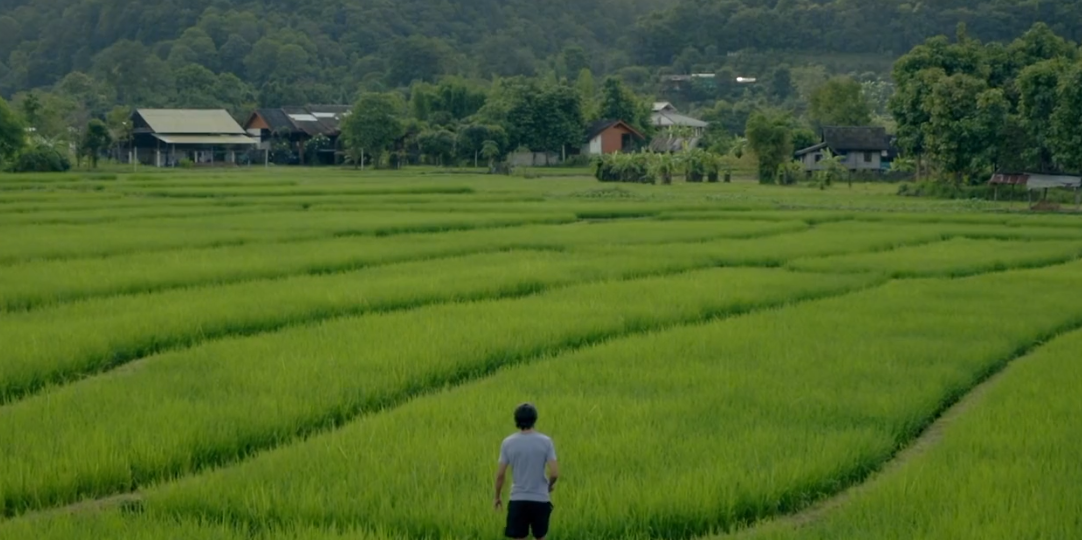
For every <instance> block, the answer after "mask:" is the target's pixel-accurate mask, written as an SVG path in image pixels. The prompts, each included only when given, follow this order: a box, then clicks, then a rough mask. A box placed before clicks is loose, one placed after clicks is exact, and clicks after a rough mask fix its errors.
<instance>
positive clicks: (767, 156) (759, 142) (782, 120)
mask: <svg viewBox="0 0 1082 540" xmlns="http://www.w3.org/2000/svg"><path fill="white" fill-rule="evenodd" d="M745 133H746V134H747V138H748V148H749V149H750V150H751V151H752V152H754V153H755V157H756V158H757V159H758V161H759V182H760V183H762V184H773V183H775V182H776V177H777V172H778V167H779V166H780V165H782V164H784V163H786V162H787V161H789V160H790V159H791V158H792V155H793V140H792V118H791V117H790V116H789V115H788V114H787V113H785V112H783V111H778V110H773V109H760V110H758V111H755V112H754V113H752V115H751V117H749V118H748V125H747V128H746V129H745Z"/></svg>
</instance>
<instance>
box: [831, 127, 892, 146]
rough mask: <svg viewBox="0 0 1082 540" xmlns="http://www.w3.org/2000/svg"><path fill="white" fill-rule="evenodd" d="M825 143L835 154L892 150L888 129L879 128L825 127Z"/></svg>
mask: <svg viewBox="0 0 1082 540" xmlns="http://www.w3.org/2000/svg"><path fill="white" fill-rule="evenodd" d="M823 142H825V143H826V144H827V146H829V147H830V149H831V150H833V151H834V152H835V153H837V152H853V151H863V152H868V151H879V152H882V151H884V150H890V147H891V145H890V137H889V136H887V129H886V128H883V127H879V126H862V127H824V128H823Z"/></svg>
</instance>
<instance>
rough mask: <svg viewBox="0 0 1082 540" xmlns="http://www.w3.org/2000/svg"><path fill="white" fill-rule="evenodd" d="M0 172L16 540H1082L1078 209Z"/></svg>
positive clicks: (290, 178) (808, 192)
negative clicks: (503, 458)
mask: <svg viewBox="0 0 1082 540" xmlns="http://www.w3.org/2000/svg"><path fill="white" fill-rule="evenodd" d="M533 176H539V177H536V178H535V177H531V178H529V179H527V178H522V177H506V176H488V175H480V174H474V173H470V172H451V171H440V170H436V169H417V170H413V171H395V172H374V171H365V172H360V171H349V170H306V169H300V168H297V169H254V170H235V171H228V170H213V171H211V170H207V171H196V170H192V171H183V172H178V171H162V172H156V171H153V172H139V173H134V174H128V173H118V174H107V175H86V174H80V173H71V174H64V175H41V176H32V175H27V176H18V175H5V176H0V540H23V539H43V540H91V539H93V540H99V539H110V540H111V539H116V540H129V539H130V540H157V539H176V540H180V539H185V540H187V539H192V540H204V539H205V540H210V539H223V540H449V539H478V540H495V539H497V538H501V537H502V524H503V516H502V515H501V514H499V513H496V512H494V511H493V509H492V506H491V495H492V494H491V491H492V484H493V479H494V474H495V464H496V455H497V451H498V449H499V443H500V441H501V440H502V439H503V438H504V437H505V436H507V435H508V434H510V433H511V432H512V431H513V430H514V425H513V422H512V421H511V411H512V410H513V409H514V407H515V406H516V405H517V404H518V403H521V402H524V401H530V402H533V403H535V404H536V405H537V406H538V408H539V410H540V412H541V419H540V422H539V424H538V428H539V430H541V431H542V432H544V433H546V434H548V435H550V436H552V437H553V439H554V441H555V443H556V446H557V448H558V452H559V455H560V461H561V471H562V475H561V480H560V482H559V484H558V487H557V489H556V491H555V493H554V494H553V500H554V503H555V508H556V510H555V512H554V514H553V527H552V532H551V534H550V536H549V538H555V539H569V540H570V539H589V540H616V539H631V540H726V539H738V538H739V539H754V540H828V539H853V540H857V539H888V540H902V539H935V540H953V539H975V540H976V539H981V540H984V539H990V540H1008V539H1010V540H1014V539H1022V538H1026V539H1029V538H1032V539H1050V540H1051V539H1055V540H1058V539H1064V540H1069V539H1077V538H1082V517H1080V516H1082V489H1079V486H1080V485H1082V461H1080V460H1079V459H1078V458H1077V456H1078V452H1079V448H1082V423H1080V420H1079V419H1080V418H1082V398H1079V397H1078V396H1079V390H1078V389H1079V388H1082V362H1080V359H1082V214H1079V213H1073V212H1070V211H1064V212H1062V213H1055V214H1052V213H1032V212H1029V211H1028V210H1027V209H1026V208H1025V207H1024V206H1021V205H1020V204H1019V203H991V202H987V201H930V200H920V199H914V198H903V197H898V196H896V195H894V193H895V192H896V190H897V187H896V186H893V185H887V184H859V183H858V184H855V185H853V186H852V187H851V188H850V187H846V186H841V187H834V188H831V189H826V190H820V189H812V188H806V187H775V186H760V185H757V184H753V183H750V182H743V181H737V182H735V183H732V184H698V185H696V184H683V183H679V184H675V185H670V186H649V185H621V186H619V187H614V186H611V185H605V184H599V183H596V182H595V181H593V180H591V179H590V178H588V177H586V176H585V175H583V176H581V177H577V176H574V175H572V174H567V173H566V171H565V172H562V173H561V174H560V176H558V177H547V178H546V177H545V176H544V175H543V174H539V175H533Z"/></svg>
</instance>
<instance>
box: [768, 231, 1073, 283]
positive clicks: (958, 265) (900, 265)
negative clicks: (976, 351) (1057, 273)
mask: <svg viewBox="0 0 1082 540" xmlns="http://www.w3.org/2000/svg"><path fill="white" fill-rule="evenodd" d="M1079 257H1082V240H1078V241H1074V242H1063V241H1054V240H1049V241H1046V242H1038V241H1030V242H1019V241H1004V240H970V239H967V238H955V239H952V240H948V241H946V242H936V243H932V244H926V245H921V246H912V247H903V248H899V249H896V250H893V251H889V252H882V253H858V254H849V255H835V256H832V257H818V258H812V259H798V260H795V261H793V262H791V263H789V265H788V266H789V267H790V268H793V269H795V270H804V271H812V272H879V273H882V274H886V275H889V276H890V277H895V278H904V277H917V276H934V275H943V274H947V275H950V276H956V277H957V276H965V275H970V274H977V273H981V272H988V271H992V270H1005V269H1007V268H1022V267H1028V266H1048V265H1050V264H1057V263H1063V262H1067V261H1071V260H1074V259H1077V258H1079Z"/></svg>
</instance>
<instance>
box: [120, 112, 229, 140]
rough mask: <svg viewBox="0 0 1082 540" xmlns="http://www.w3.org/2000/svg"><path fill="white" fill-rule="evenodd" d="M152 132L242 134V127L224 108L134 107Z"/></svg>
mask: <svg viewBox="0 0 1082 540" xmlns="http://www.w3.org/2000/svg"><path fill="white" fill-rule="evenodd" d="M135 114H137V115H138V116H140V117H141V118H142V119H143V121H144V122H146V124H147V125H148V126H150V129H151V131H152V132H154V133H165V134H191V135H195V134H199V135H210V134H230V135H244V133H245V132H244V128H242V127H240V124H238V123H237V121H236V120H234V119H233V117H232V116H229V113H228V112H226V111H225V109H136V111H135Z"/></svg>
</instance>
